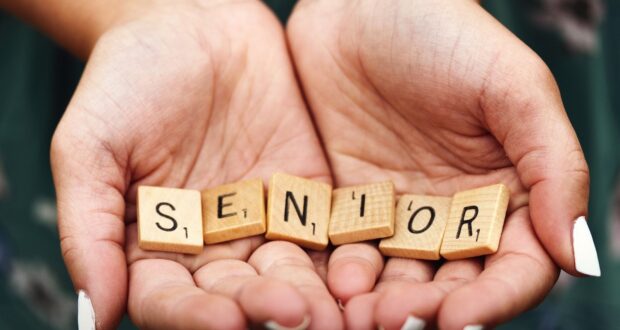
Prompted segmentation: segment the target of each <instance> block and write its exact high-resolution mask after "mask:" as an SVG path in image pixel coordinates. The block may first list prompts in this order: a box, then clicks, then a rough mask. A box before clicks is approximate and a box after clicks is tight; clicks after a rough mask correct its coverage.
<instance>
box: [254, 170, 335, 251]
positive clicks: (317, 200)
mask: <svg viewBox="0 0 620 330" xmlns="http://www.w3.org/2000/svg"><path fill="white" fill-rule="evenodd" d="M331 195H332V187H331V186H330V185H328V184H325V183H322V182H317V181H312V180H307V179H303V178H299V177H295V176H292V175H288V174H283V173H276V174H274V175H273V176H272V177H271V181H270V182H269V197H268V203H267V204H268V206H267V234H266V235H265V237H267V238H268V239H272V240H276V239H281V240H287V241H291V242H294V243H297V244H298V245H300V246H303V247H306V248H310V249H314V250H322V249H324V248H325V247H326V246H327V243H328V242H329V240H328V238H327V229H328V224H329V209H330V205H331Z"/></svg>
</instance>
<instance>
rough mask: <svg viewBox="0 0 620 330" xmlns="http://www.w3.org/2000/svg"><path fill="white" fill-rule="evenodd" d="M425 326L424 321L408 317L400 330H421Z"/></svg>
mask: <svg viewBox="0 0 620 330" xmlns="http://www.w3.org/2000/svg"><path fill="white" fill-rule="evenodd" d="M425 326H426V322H424V320H422V319H419V318H417V317H415V316H412V315H409V316H408V317H407V321H405V324H403V326H402V327H401V328H400V330H423V329H424V327H425Z"/></svg>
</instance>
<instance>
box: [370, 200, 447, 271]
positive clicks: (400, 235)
mask: <svg viewBox="0 0 620 330" xmlns="http://www.w3.org/2000/svg"><path fill="white" fill-rule="evenodd" d="M451 201H452V198H450V197H439V196H423V195H403V196H402V197H400V199H399V200H398V205H397V206H396V221H395V225H394V236H392V237H388V238H384V239H382V240H381V242H380V243H379V250H381V253H383V255H385V256H389V257H401V258H414V259H427V260H439V248H440V247H441V240H442V238H443V233H444V230H445V229H446V223H447V221H448V215H449V213H450V203H451Z"/></svg>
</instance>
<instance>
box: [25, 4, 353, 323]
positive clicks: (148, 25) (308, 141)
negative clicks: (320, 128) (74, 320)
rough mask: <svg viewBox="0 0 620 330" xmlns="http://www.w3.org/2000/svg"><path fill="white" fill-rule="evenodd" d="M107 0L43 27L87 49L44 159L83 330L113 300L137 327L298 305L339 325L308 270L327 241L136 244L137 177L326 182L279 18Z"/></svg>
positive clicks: (235, 7)
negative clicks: (157, 248) (194, 247)
mask: <svg viewBox="0 0 620 330" xmlns="http://www.w3.org/2000/svg"><path fill="white" fill-rule="evenodd" d="M56 4H59V5H60V4H62V5H66V6H69V7H71V6H73V5H75V2H74V1H73V2H72V1H68V2H58V3H56ZM118 5H119V6H125V7H119V8H117V10H118V11H117V12H116V13H113V14H105V15H104V14H102V16H106V17H108V16H110V17H113V18H110V19H109V20H108V21H106V22H107V23H105V22H103V23H102V22H97V23H96V24H95V23H94V25H95V27H93V30H90V29H87V28H86V27H84V31H85V32H84V33H85V34H86V35H85V36H83V37H75V36H72V37H71V38H65V37H64V36H63V33H62V31H63V29H61V28H58V27H56V28H55V30H54V31H57V30H60V31H61V32H58V33H56V34H54V33H53V32H50V34H52V35H54V37H55V38H56V39H57V40H59V42H61V43H63V44H65V45H67V47H69V48H70V49H73V50H74V52H75V53H76V54H82V55H85V56H88V61H87V65H86V68H85V71H84V73H83V76H82V78H81V80H80V83H79V86H78V87H77V89H76V91H75V94H74V95H73V97H72V99H71V102H70V104H69V106H68V108H67V110H66V112H65V114H64V116H63V118H62V120H61V122H60V124H59V125H58V128H57V130H56V132H55V134H54V137H53V141H52V147H51V163H52V171H53V176H54V183H55V186H56V192H57V201H58V204H57V205H58V215H59V223H58V226H59V232H60V239H61V248H62V253H63V257H64V260H65V263H66V265H67V268H68V270H69V273H70V275H71V279H72V280H73V283H74V285H75V288H76V290H80V291H84V292H85V293H86V294H87V295H88V297H89V298H90V301H92V305H93V307H94V312H95V321H96V326H97V328H99V329H113V328H115V327H116V326H117V324H118V322H119V320H120V318H121V316H122V315H123V313H124V311H125V309H127V311H128V312H129V316H130V317H131V319H132V321H133V322H134V323H135V324H136V325H137V326H138V327H140V328H144V329H205V328H209V329H211V328H213V329H244V328H246V327H247V326H249V325H250V324H262V323H266V322H270V321H272V322H276V323H277V324H280V325H283V326H296V325H299V324H301V323H302V322H303V321H304V319H305V318H306V317H310V320H311V328H316V329H326V328H334V329H338V328H341V327H342V315H341V313H340V311H339V310H338V306H337V304H336V302H335V300H334V299H333V298H332V296H331V295H330V293H329V292H328V290H327V288H326V285H325V282H324V276H325V271H324V269H326V266H325V263H326V261H327V252H322V253H318V252H317V253H312V252H306V251H304V250H302V249H301V248H299V247H298V246H296V245H294V244H292V243H288V242H282V241H279V242H277V241H276V242H269V243H265V241H264V239H262V238H261V237H253V238H248V239H241V240H237V241H234V242H229V243H223V244H217V245H210V246H208V247H205V249H204V252H203V253H202V254H200V255H198V256H187V255H181V254H175V253H151V252H145V251H142V250H140V249H139V248H138V246H137V242H136V241H137V239H136V236H137V235H136V225H135V220H136V212H135V203H136V190H137V187H138V186H139V185H152V186H164V187H178V188H190V189H200V190H202V189H205V188H208V187H214V186H217V185H219V184H223V183H229V182H234V181H237V180H241V179H245V178H262V179H263V180H265V182H266V180H268V179H269V177H270V176H271V175H272V174H273V173H275V172H278V171H283V172H288V173H290V174H293V175H298V176H302V177H306V178H310V179H315V180H321V181H323V182H327V183H329V182H330V180H331V175H330V171H329V168H328V164H327V162H326V159H325V156H324V154H323V151H322V148H321V145H320V142H319V140H318V137H317V134H316V132H315V129H314V127H313V125H312V122H311V119H310V116H309V113H308V111H307V109H306V107H305V104H304V101H303V98H302V95H301V93H300V90H299V86H298V84H297V82H296V79H295V76H294V70H293V67H292V63H291V62H290V58H289V56H288V53H287V48H286V40H285V35H284V31H283V27H282V25H281V24H280V23H279V22H278V21H277V19H276V18H275V16H274V15H273V14H272V13H271V12H270V11H269V10H268V9H267V8H266V7H265V6H264V5H263V4H262V3H260V2H259V1H254V0H246V1H175V2H170V1H141V2H130V3H128V4H125V5H121V4H118ZM97 8H99V7H97ZM104 8H105V7H104ZM74 9H75V8H74ZM82 9H85V8H82ZM42 10H43V9H42ZM75 10H77V9H75ZM16 12H20V11H19V10H16ZM53 13H57V14H58V15H60V16H62V15H64V14H66V15H68V16H70V15H71V10H66V9H65V10H60V9H59V10H54V11H53ZM79 13H81V12H76V15H78V14H79ZM42 15H43V14H42ZM84 15H85V17H87V18H88V17H91V18H96V17H99V16H98V15H97V13H96V11H95V12H92V13H88V14H84ZM23 16H24V17H26V18H27V19H29V18H30V17H33V18H32V19H33V20H35V21H36V16H37V15H32V16H28V15H23ZM43 17H47V16H45V15H43ZM87 18H82V16H80V21H82V22H88V19H87ZM48 19H49V17H48ZM57 22H58V24H64V23H63V22H70V23H71V24H73V23H74V22H73V21H71V20H70V18H67V17H64V16H63V17H60V18H58V21H57ZM35 23H36V24H37V25H38V26H40V27H41V28H42V29H44V30H45V29H46V26H49V25H53V24H48V23H47V22H40V21H36V22H35ZM71 24H68V23H67V25H68V26H69V27H75V26H79V25H75V26H74V25H71ZM102 26H103V27H102ZM66 28H67V29H69V28H68V27H66ZM64 31H65V33H68V31H67V30H64ZM72 31H73V32H75V33H78V32H79V31H81V30H80V29H76V30H72ZM93 39H94V40H93ZM90 45H92V49H91V48H89V46H90ZM322 270H323V271H322ZM85 299H87V298H85ZM87 321H88V320H87Z"/></svg>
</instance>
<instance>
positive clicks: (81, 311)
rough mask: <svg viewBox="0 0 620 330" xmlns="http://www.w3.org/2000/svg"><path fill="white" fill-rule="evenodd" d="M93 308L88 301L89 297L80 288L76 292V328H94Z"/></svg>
mask: <svg viewBox="0 0 620 330" xmlns="http://www.w3.org/2000/svg"><path fill="white" fill-rule="evenodd" d="M95 328H96V327H95V310H94V309H93V304H92V303H91V302H90V297H88V295H87V294H86V292H84V291H83V290H80V292H78V329H79V330H95Z"/></svg>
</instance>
